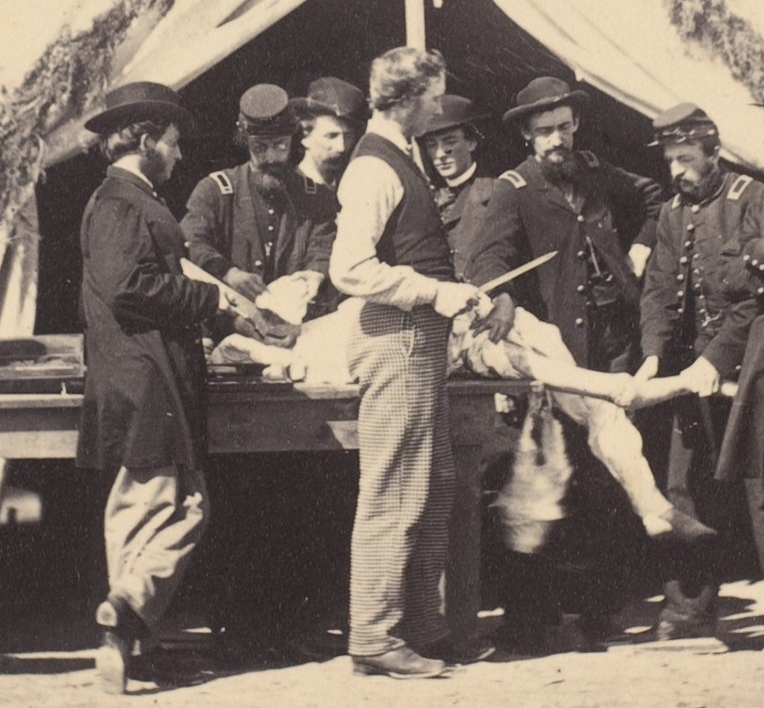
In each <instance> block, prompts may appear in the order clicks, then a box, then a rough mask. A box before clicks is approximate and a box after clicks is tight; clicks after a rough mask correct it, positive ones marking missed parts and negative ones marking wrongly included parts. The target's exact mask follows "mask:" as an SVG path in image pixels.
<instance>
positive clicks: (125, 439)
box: [77, 82, 229, 693]
mask: <svg viewBox="0 0 764 708" xmlns="http://www.w3.org/2000/svg"><path fill="white" fill-rule="evenodd" d="M106 106H107V109H106V110H105V111H104V112H102V113H100V114H99V115H97V116H95V117H94V118H92V119H91V120H90V121H88V122H87V123H86V124H85V125H86V127H87V128H88V129H89V130H92V131H93V132H96V133H98V134H99V135H100V136H101V139H102V148H103V151H104V154H105V155H106V157H107V159H108V160H109V162H110V166H109V168H108V172H107V175H106V179H105V180H104V181H103V183H102V184H101V186H100V187H99V188H98V189H97V190H96V191H95V193H94V194H93V196H92V197H91V199H90V201H89V203H88V205H87V208H86V209H85V213H84V216H83V220H82V228H81V247H82V257H83V276H82V296H81V311H82V316H83V319H84V326H85V341H86V352H87V365H88V371H87V376H86V381H85V395H84V401H83V407H82V418H81V423H80V437H79V446H78V450H77V464H78V465H79V466H81V467H87V468H92V469H99V470H103V471H105V472H106V473H108V474H115V475H116V477H115V479H114V483H113V486H112V489H111V493H110V495H109V499H108V502H107V505H106V510H105V519H104V534H105V541H106V556H107V563H108V572H109V594H108V597H107V598H106V600H105V601H104V602H102V603H101V604H100V605H99V607H98V609H97V612H96V621H97V622H98V624H99V626H100V627H101V628H102V630H103V644H102V647H101V649H100V651H99V654H98V657H97V667H98V670H99V674H100V679H101V682H102V686H103V688H104V690H106V691H107V692H110V693H122V692H124V690H125V685H126V678H127V674H128V669H129V668H130V666H129V664H130V663H131V661H132V660H131V653H132V651H133V648H134V644H135V642H136V641H137V640H139V639H140V640H144V639H147V638H149V637H150V635H151V634H152V632H153V630H154V629H155V628H156V625H157V623H158V622H159V619H160V618H161V616H162V614H163V613H164V611H165V609H166V607H167V605H168V603H169V601H170V599H171V598H172V595H173V593H174V591H175V589H176V587H177V585H178V582H179V580H180V577H181V575H182V573H183V571H184V570H185V568H186V566H187V565H188V562H189V558H190V554H191V551H192V550H193V548H194V547H195V545H196V544H197V542H198V540H199V538H200V536H201V535H202V532H203V530H204V527H205V525H206V521H207V504H208V502H207V491H206V487H205V482H204V477H203V474H202V472H201V465H202V458H203V454H204V449H205V421H206V411H205V406H204V387H205V362H204V356H203V352H202V347H201V341H200V338H199V332H198V325H199V324H200V323H201V322H202V321H204V320H206V319H207V318H209V317H212V316H213V315H216V314H217V313H218V312H219V311H221V310H225V311H227V310H228V307H229V304H228V301H227V300H226V299H225V298H224V297H222V294H221V292H220V291H219V290H218V288H217V287H216V286H215V285H209V284H206V283H198V282H193V281H191V280H188V279H187V278H185V277H184V276H183V275H182V273H181V267H180V259H181V258H182V257H184V256H185V255H186V250H185V248H184V245H183V244H184V238H183V233H182V231H181V230H180V226H179V225H178V223H177V222H176V220H175V219H174V218H173V216H172V214H171V213H170V211H169V209H168V208H167V206H166V205H165V203H164V202H163V201H162V199H161V198H160V197H159V196H158V195H157V192H156V191H155V190H156V188H157V187H158V186H159V185H161V184H162V183H163V182H165V181H166V180H167V179H169V177H170V174H171V173H172V170H173V167H174V165H175V163H176V162H177V161H178V160H179V159H180V158H181V153H180V148H179V147H178V139H179V137H180V134H181V132H182V131H184V130H187V129H188V128H189V127H190V125H191V124H192V119H191V116H190V114H189V113H188V112H187V111H186V110H185V109H183V108H181V107H180V105H179V102H178V96H177V94H175V92H173V91H172V90H170V89H169V88H167V87H165V86H162V85H160V84H155V83H150V82H138V83H132V84H127V85H125V86H122V87H120V88H117V89H115V90H114V91H112V92H111V93H109V94H108V95H107V96H106Z"/></svg>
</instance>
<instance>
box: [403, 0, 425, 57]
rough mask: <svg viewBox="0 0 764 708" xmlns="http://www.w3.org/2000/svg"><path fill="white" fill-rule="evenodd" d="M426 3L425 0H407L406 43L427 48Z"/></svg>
mask: <svg viewBox="0 0 764 708" xmlns="http://www.w3.org/2000/svg"><path fill="white" fill-rule="evenodd" d="M424 3H425V0H406V44H407V45H408V46H409V47H416V48H417V49H424V48H425V35H424Z"/></svg>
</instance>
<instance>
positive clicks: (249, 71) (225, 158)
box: [36, 0, 665, 333]
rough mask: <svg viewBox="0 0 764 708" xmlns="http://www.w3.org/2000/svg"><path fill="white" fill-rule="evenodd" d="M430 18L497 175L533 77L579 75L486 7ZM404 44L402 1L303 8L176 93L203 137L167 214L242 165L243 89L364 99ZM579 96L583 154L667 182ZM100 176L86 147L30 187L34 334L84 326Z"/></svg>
mask: <svg viewBox="0 0 764 708" xmlns="http://www.w3.org/2000/svg"><path fill="white" fill-rule="evenodd" d="M426 12H427V15H426V27H427V43H428V46H430V47H436V48H438V49H440V50H441V51H442V52H443V54H444V55H445V58H446V62H447V64H448V69H449V76H448V91H449V92H452V93H459V94H462V95H465V96H468V97H469V98H472V99H473V100H474V101H475V102H476V104H477V105H478V107H479V108H481V109H484V110H485V111H487V112H490V113H491V114H493V116H495V121H493V123H490V124H488V125H486V126H485V128H486V130H485V132H486V133H487V137H488V141H487V144H489V145H490V146H491V150H490V151H488V150H486V151H485V152H486V154H485V155H484V156H483V160H484V163H487V164H488V165H489V167H490V168H491V169H493V170H494V171H496V173H497V174H498V173H500V172H501V171H503V170H505V169H509V168H511V167H513V166H515V165H516V164H517V163H518V162H520V161H521V160H522V159H523V158H524V157H525V148H524V146H523V144H522V142H521V140H520V138H519V136H517V135H516V134H513V133H511V132H508V131H504V130H503V129H501V128H500V124H499V120H498V118H499V117H500V116H501V114H502V113H503V112H504V111H505V110H506V109H507V108H509V107H510V105H511V103H512V99H513V96H514V95H515V94H516V93H517V91H518V90H519V89H521V88H522V87H523V86H524V85H525V84H527V82H528V81H530V80H531V79H532V78H534V77H536V76H539V75H542V74H551V75H555V76H558V77H560V78H563V79H565V80H566V81H568V82H569V83H575V76H573V74H572V72H571V71H570V69H569V68H568V67H567V66H565V65H564V64H563V63H561V62H560V61H559V60H558V59H557V58H556V57H554V56H553V55H552V54H551V53H550V52H549V51H547V50H546V49H545V48H544V47H543V46H542V45H540V44H539V43H538V42H537V41H536V40H534V39H533V38H532V37H531V36H530V35H528V34H527V33H526V32H524V31H523V30H521V29H520V28H519V27H518V26H517V25H516V24H514V23H513V22H512V21H511V20H509V19H508V18H507V17H506V15H504V13H503V12H502V11H501V10H500V9H499V8H498V7H497V6H496V5H495V4H494V3H493V2H492V1H491V0H447V2H445V3H444V6H443V8H441V9H435V8H433V7H432V5H431V3H429V2H428V3H427V11H426ZM404 43H405V25H404V2H403V0H308V2H306V3H304V4H303V5H301V6H300V7H299V8H297V9H296V10H295V11H293V12H292V13H290V14H289V15H287V16H286V17H284V18H283V19H282V20H280V21H279V22H277V23H276V24H275V25H274V26H273V27H271V28H270V29H269V30H267V31H266V32H264V33H263V34H261V35H260V36H258V37H256V38H255V39H253V40H252V41H250V42H249V43H248V44H245V45H244V46H243V47H241V48H240V49H239V50H238V51H236V52H234V53H232V54H231V55H229V56H228V57H227V58H226V59H224V60H223V61H221V62H220V63H219V64H217V65H216V66H215V67H213V68H212V69H210V70H209V71H207V72H206V73H205V74H203V75H202V76H200V77H199V78H197V79H196V80H194V81H193V82H192V83H190V84H189V85H188V86H186V87H184V88H183V89H182V90H181V92H180V93H181V96H182V99H183V101H184V103H185V105H186V106H188V107H189V108H190V109H191V111H192V112H193V113H194V114H195V116H197V118H198V120H199V123H200V131H199V135H197V136H196V137H195V138H194V139H193V140H188V141H186V142H185V144H184V145H183V149H184V160H183V162H182V163H181V164H180V165H179V167H177V168H176V171H175V174H174V175H173V179H172V180H171V181H170V183H168V184H167V185H166V186H165V187H164V189H163V194H164V196H165V197H166V199H167V201H168V203H169V205H170V207H171V209H172V210H173V212H174V213H175V214H176V215H177V216H182V214H183V211H184V204H185V200H186V198H187V197H188V195H189V194H190V192H191V190H192V189H193V186H194V185H195V184H196V182H197V181H198V180H199V179H200V178H201V177H202V176H203V175H205V174H206V173H208V172H210V171H212V170H214V169H220V168H222V167H225V166H230V165H233V164H236V163H237V162H242V161H243V160H244V159H245V156H244V154H243V153H241V151H240V150H239V149H238V148H236V147H235V146H234V145H233V142H232V135H233V127H234V121H235V119H236V111H237V102H238V99H239V96H240V95H241V93H242V92H243V91H244V90H246V89H247V88H248V87H249V86H251V85H253V84H255V83H261V82H269V83H276V84H280V85H282V86H284V87H285V88H286V89H287V90H288V91H289V93H290V95H294V96H298V95H301V94H304V92H305V91H306V89H307V86H308V84H309V82H310V81H311V80H313V79H314V78H316V77H318V76H322V75H323V76H326V75H334V76H338V77H341V78H344V79H346V80H348V81H351V82H352V83H355V84H356V85H358V86H359V87H361V88H363V90H364V91H365V90H366V89H367V87H368V71H369V65H370V63H371V60H372V59H373V58H374V57H375V56H377V55H378V54H380V53H382V52H383V51H385V50H387V49H389V48H391V47H394V46H398V45H401V44H404ZM586 88H587V90H589V91H590V93H591V95H592V99H593V100H592V102H591V104H590V105H591V107H590V109H589V110H588V112H587V115H586V116H585V120H584V124H583V126H582V129H581V131H580V132H579V138H578V145H579V147H581V148H590V149H593V150H594V151H595V152H597V154H598V155H600V156H601V157H602V158H604V159H607V160H610V161H612V162H614V163H615V164H617V165H621V166H623V167H625V168H627V169H630V170H633V171H636V172H640V173H643V174H647V175H650V176H653V177H656V178H662V179H665V174H664V172H663V171H662V167H661V159H660V156H659V155H658V154H657V153H656V151H654V150H652V149H648V148H645V147H644V145H645V143H647V142H649V139H650V126H649V121H648V120H647V118H645V117H644V116H642V115H640V114H639V113H637V112H635V111H633V110H632V109H630V108H627V107H626V106H624V105H622V104H620V103H618V102H617V101H615V100H613V99H611V98H610V97H608V96H606V95H605V94H603V93H601V92H599V91H597V90H595V89H592V88H591V87H586ZM104 168H105V165H104V162H103V160H102V159H101V158H100V157H99V156H98V154H97V151H96V150H95V149H93V150H91V151H90V152H88V153H86V154H83V155H80V156H78V157H75V158H73V159H70V160H67V161H66V162H64V163H61V164H59V165H56V166H55V167H52V168H50V169H49V170H48V172H47V175H46V177H45V179H44V180H41V182H40V184H39V186H38V189H37V198H38V209H39V215H40V232H41V236H42V243H41V252H40V276H39V292H38V301H37V303H38V304H37V324H36V331H37V332H38V333H61V332H76V331H79V329H80V327H79V323H78V317H77V298H78V291H79V279H80V260H79V246H78V236H77V234H78V229H79V221H80V218H81V216H82V211H83V209H84V207H85V204H86V202H87V200H88V198H89V196H90V194H91V193H92V191H93V190H94V189H95V188H96V187H97V185H98V184H99V183H100V181H101V179H102V176H103V172H104Z"/></svg>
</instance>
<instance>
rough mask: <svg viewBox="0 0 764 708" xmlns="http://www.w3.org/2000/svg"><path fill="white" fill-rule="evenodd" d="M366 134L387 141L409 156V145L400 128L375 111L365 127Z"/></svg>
mask: <svg viewBox="0 0 764 708" xmlns="http://www.w3.org/2000/svg"><path fill="white" fill-rule="evenodd" d="M366 132H367V133H374V134H376V135H379V136H381V137H383V138H385V139H387V140H389V141H390V142H391V143H392V144H393V145H395V147H397V148H398V149H399V150H400V151H401V152H403V153H405V154H406V155H409V156H411V143H410V142H409V141H408V140H406V137H405V136H404V135H403V131H401V126H400V125H399V124H398V123H396V122H395V121H394V120H391V119H390V118H387V117H386V116H385V114H384V113H381V112H379V111H375V112H374V114H373V115H372V116H371V118H370V119H369V122H368V124H367V126H366Z"/></svg>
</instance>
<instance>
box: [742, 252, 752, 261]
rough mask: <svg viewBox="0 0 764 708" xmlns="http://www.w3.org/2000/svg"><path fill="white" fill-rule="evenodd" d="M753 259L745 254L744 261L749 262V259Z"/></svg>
mask: <svg viewBox="0 0 764 708" xmlns="http://www.w3.org/2000/svg"><path fill="white" fill-rule="evenodd" d="M750 260H751V256H749V255H748V254H747V253H746V254H745V255H744V256H743V263H748V261H750Z"/></svg>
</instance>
